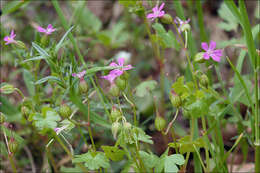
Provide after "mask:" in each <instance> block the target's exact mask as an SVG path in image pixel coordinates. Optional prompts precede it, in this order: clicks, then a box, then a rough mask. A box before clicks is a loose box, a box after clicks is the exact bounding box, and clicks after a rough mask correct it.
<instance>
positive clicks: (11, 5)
mask: <svg viewBox="0 0 260 173" xmlns="http://www.w3.org/2000/svg"><path fill="white" fill-rule="evenodd" d="M27 2H28V0H24V1H6V3H5V5H4V6H3V9H2V11H3V13H2V15H3V16H4V15H7V14H9V13H12V12H14V11H16V10H18V9H19V8H20V7H21V6H22V5H24V4H26V3H27Z"/></svg>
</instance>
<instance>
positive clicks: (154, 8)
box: [153, 5, 158, 13]
mask: <svg viewBox="0 0 260 173" xmlns="http://www.w3.org/2000/svg"><path fill="white" fill-rule="evenodd" d="M157 11H158V5H156V6H155V7H153V13H156V12H157Z"/></svg>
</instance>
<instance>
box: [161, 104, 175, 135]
mask: <svg viewBox="0 0 260 173" xmlns="http://www.w3.org/2000/svg"><path fill="white" fill-rule="evenodd" d="M178 113H179V109H177V111H176V112H175V115H174V117H173V119H172V121H171V122H170V123H169V124H168V127H167V129H166V131H165V132H164V133H162V134H163V135H167V133H168V132H169V130H170V128H171V127H172V124H173V123H174V121H175V120H176V118H177V116H178Z"/></svg>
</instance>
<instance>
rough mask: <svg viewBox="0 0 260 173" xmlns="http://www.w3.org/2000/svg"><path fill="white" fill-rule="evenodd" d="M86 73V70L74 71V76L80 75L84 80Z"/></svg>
mask: <svg viewBox="0 0 260 173" xmlns="http://www.w3.org/2000/svg"><path fill="white" fill-rule="evenodd" d="M85 74H86V70H84V71H82V72H79V73H72V76H73V77H78V78H79V79H80V80H81V81H82V80H84V76H85Z"/></svg>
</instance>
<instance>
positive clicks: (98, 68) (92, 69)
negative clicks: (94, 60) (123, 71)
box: [86, 66, 118, 75]
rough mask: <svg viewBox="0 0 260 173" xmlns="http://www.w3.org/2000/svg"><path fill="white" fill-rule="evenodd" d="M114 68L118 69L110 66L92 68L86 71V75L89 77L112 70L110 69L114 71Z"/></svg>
mask: <svg viewBox="0 0 260 173" xmlns="http://www.w3.org/2000/svg"><path fill="white" fill-rule="evenodd" d="M116 68H118V67H112V66H105V67H92V68H90V69H88V70H87V72H86V75H90V74H93V73H96V72H98V71H104V70H112V69H116Z"/></svg>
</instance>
